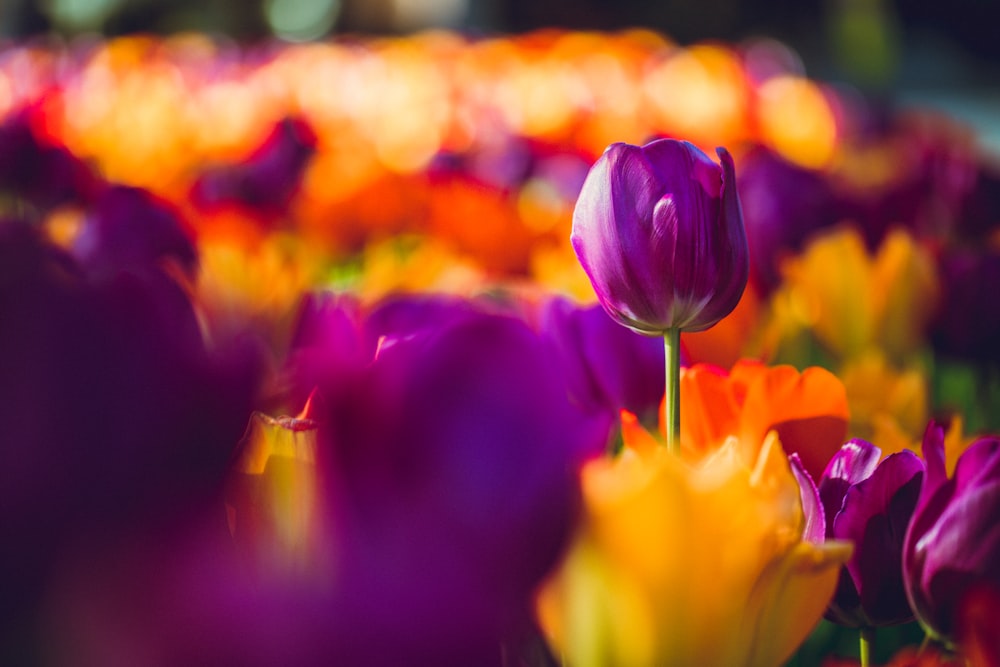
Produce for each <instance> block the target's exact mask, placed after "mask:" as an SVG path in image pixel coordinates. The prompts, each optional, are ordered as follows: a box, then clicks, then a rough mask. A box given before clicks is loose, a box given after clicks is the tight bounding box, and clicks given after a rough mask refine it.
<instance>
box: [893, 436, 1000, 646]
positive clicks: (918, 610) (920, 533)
mask: <svg viewBox="0 0 1000 667" xmlns="http://www.w3.org/2000/svg"><path fill="white" fill-rule="evenodd" d="M923 453H924V459H925V460H926V462H927V477H926V480H925V482H924V486H923V489H922V490H921V492H920V499H919V500H918V501H917V508H916V510H915V511H914V514H913V520H912V521H911V522H910V527H909V529H908V530H907V532H906V538H905V540H904V542H903V577H904V583H905V585H906V594H907V595H908V596H909V599H910V603H911V605H912V607H913V611H914V613H915V614H916V617H917V620H919V621H920V624H921V625H922V626H924V629H925V630H926V631H927V632H928V634H930V635H931V636H932V637H934V638H936V639H939V640H943V641H945V642H952V641H954V640H955V639H956V630H957V627H958V618H959V612H960V610H961V607H962V605H963V604H964V603H965V602H966V600H967V599H968V597H969V596H970V595H971V594H973V593H975V591H976V590H977V589H981V588H989V587H993V588H996V587H1000V523H997V520H996V518H997V514H998V513H1000V438H997V437H984V438H980V439H979V440H977V441H976V442H973V443H972V444H971V445H969V447H968V449H966V450H965V452H963V453H962V455H961V456H960V457H959V459H958V462H957V463H956V464H955V472H954V475H953V476H952V477H951V478H949V477H948V475H947V471H946V469H945V455H944V429H942V428H941V426H939V425H938V424H936V423H934V422H931V424H930V425H928V427H927V432H926V433H925V435H924V441H923Z"/></svg>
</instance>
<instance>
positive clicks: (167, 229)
mask: <svg viewBox="0 0 1000 667" xmlns="http://www.w3.org/2000/svg"><path fill="white" fill-rule="evenodd" d="M192 236H193V234H192V233H191V232H189V231H188V230H187V229H186V227H185V225H184V222H183V219H182V218H181V215H180V212H179V211H178V210H177V209H176V207H175V206H173V205H172V204H170V203H169V202H167V201H166V200H164V199H161V198H159V197H157V196H156V195H153V194H152V193H150V192H148V191H146V190H143V189H141V188H135V187H129V186H124V185H114V186H111V187H109V188H107V189H106V190H104V191H103V192H102V193H101V194H100V195H99V196H98V197H97V198H96V199H95V200H94V202H93V203H92V204H91V206H90V208H89V209H88V211H87V215H86V217H85V220H84V224H83V228H82V230H81V231H80V234H79V235H78V236H77V238H76V240H75V242H74V245H73V254H74V255H75V256H76V258H77V259H78V260H79V261H80V263H81V264H82V265H83V266H85V267H86V268H87V269H88V270H89V271H91V272H93V273H95V274H101V275H114V274H115V273H117V272H119V271H123V270H130V271H140V272H144V271H147V270H149V271H162V270H164V269H165V268H167V267H168V266H169V265H170V264H171V263H172V264H174V265H175V266H176V267H177V268H179V269H181V271H182V272H183V273H185V274H186V275H187V276H188V277H193V276H194V273H195V272H196V270H197V264H198V257H197V251H196V250H195V246H194V241H193V239H192Z"/></svg>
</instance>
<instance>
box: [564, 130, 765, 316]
mask: <svg viewBox="0 0 1000 667" xmlns="http://www.w3.org/2000/svg"><path fill="white" fill-rule="evenodd" d="M717 152H718V154H719V158H720V160H721V162H722V166H721V167H720V166H719V165H717V164H715V163H714V162H712V161H711V160H710V159H709V158H708V156H706V155H705V154H704V153H702V152H701V151H700V150H698V149H697V148H696V147H695V146H693V145H692V144H690V143H687V142H684V141H675V140H672V139H660V140H657V141H653V142H651V143H649V144H646V145H645V146H642V147H639V146H631V145H628V144H622V143H617V144H612V145H611V146H609V147H608V149H607V150H606V151H605V152H604V154H603V155H602V156H601V157H600V158H599V159H598V160H597V162H596V163H595V164H594V166H593V167H592V168H591V170H590V173H589V174H588V175H587V179H586V181H584V184H583V189H582V190H581V192H580V197H579V199H578V200H577V203H576V209H575V210H574V212H573V232H572V235H571V241H572V244H573V249H574V250H575V251H576V254H577V258H578V259H579V260H580V264H581V265H582V266H583V269H584V270H585V271H586V272H587V275H588V276H589V277H590V281H591V283H592V284H593V286H594V291H595V292H596V293H597V298H598V300H599V301H600V302H601V305H603V306H604V308H605V310H607V311H608V313H609V314H610V315H611V317H612V318H614V319H615V320H616V321H618V322H620V323H621V324H623V325H625V326H627V327H629V328H630V329H633V330H635V331H638V332H639V333H643V334H647V335H662V334H664V333H665V332H666V331H668V330H670V329H680V330H683V331H702V330H704V329H707V328H709V327H711V326H712V325H714V324H715V323H716V322H718V321H719V320H720V319H722V318H723V317H725V316H726V315H728V314H729V313H730V312H731V311H732V310H733V308H735V307H736V304H737V302H738V301H739V300H740V297H741V296H742V294H743V289H744V288H745V287H746V283H747V277H748V273H749V253H748V250H747V237H746V231H745V230H744V227H743V215H742V212H741V210H740V201H739V196H738V194H737V191H736V183H735V168H734V166H733V159H732V157H731V156H730V155H729V153H728V152H727V151H726V150H725V149H724V148H719V149H717Z"/></svg>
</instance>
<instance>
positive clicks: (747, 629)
mask: <svg viewBox="0 0 1000 667" xmlns="http://www.w3.org/2000/svg"><path fill="white" fill-rule="evenodd" d="M625 428H626V429H627V430H630V429H634V428H637V425H636V424H635V423H634V422H631V421H627V423H626V426H625ZM740 451H741V449H740V447H739V445H738V442H737V440H736V439H730V440H729V441H727V442H726V443H725V444H724V445H723V446H722V447H721V448H719V449H718V450H717V451H715V452H713V453H711V454H710V455H708V456H707V457H706V458H704V459H702V460H701V461H700V462H698V463H697V464H695V465H692V464H690V463H687V462H685V461H684V460H683V459H681V458H680V457H676V456H671V455H669V454H668V453H667V452H666V450H665V449H663V448H662V447H657V446H656V445H655V441H654V439H653V438H651V437H648V434H647V436H645V437H644V436H640V437H636V436H635V434H629V433H626V446H625V448H624V449H623V450H622V452H621V454H620V455H618V456H617V457H616V458H613V459H610V458H609V459H601V460H597V461H593V462H591V463H589V464H588V465H587V466H586V467H585V468H584V470H583V472H582V486H583V494H584V518H583V521H582V525H581V528H580V530H579V533H578V535H577V538H576V540H575V542H574V544H573V545H572V547H571V549H570V551H569V553H568V555H567V557H566V559H565V561H564V562H563V564H562V566H561V568H560V569H559V570H558V571H557V572H556V573H555V574H554V575H553V576H552V577H551V578H550V579H549V580H548V581H547V582H546V584H545V585H544V587H543V589H542V591H541V593H540V595H539V602H538V609H539V618H540V621H541V624H542V627H543V629H544V631H545V633H546V636H547V638H548V640H549V641H550V644H551V645H552V646H553V647H554V650H555V651H556V653H557V654H558V655H559V656H560V657H561V658H562V659H563V660H564V662H565V664H566V665H569V666H571V667H592V666H593V667H597V666H606V665H616V666H618V667H643V666H646V665H727V666H741V665H742V666H747V667H758V666H759V667H765V666H776V665H780V664H781V663H782V662H783V661H785V660H787V659H788V657H789V656H791V654H792V653H793V652H794V651H795V649H796V648H797V647H798V646H799V644H801V642H802V641H803V640H804V639H805V638H806V637H807V636H808V634H809V633H810V632H811V631H812V629H813V627H814V626H815V624H816V623H817V622H818V621H819V619H820V617H821V616H822V614H823V612H824V610H825V609H826V606H827V603H828V602H829V600H830V598H831V597H832V595H833V591H834V588H835V586H836V583H837V578H838V576H839V572H840V567H841V565H842V564H843V563H844V562H845V561H846V560H847V558H848V557H849V555H850V551H851V547H850V545H848V544H845V543H842V542H827V543H824V544H814V543H811V542H807V541H804V540H803V530H804V523H805V522H804V516H803V510H802V503H801V499H800V494H799V487H798V485H797V483H796V480H795V477H794V476H793V473H792V470H791V467H790V465H789V463H788V459H787V457H786V456H785V454H784V452H783V451H782V449H781V445H780V443H779V442H778V439H777V436H776V435H775V434H774V433H773V432H771V433H769V434H768V436H767V438H766V440H765V443H764V445H763V447H762V448H761V449H760V450H759V455H758V456H757V459H756V460H755V461H753V462H752V464H748V463H747V462H746V461H744V460H743V459H742V458H741V455H740Z"/></svg>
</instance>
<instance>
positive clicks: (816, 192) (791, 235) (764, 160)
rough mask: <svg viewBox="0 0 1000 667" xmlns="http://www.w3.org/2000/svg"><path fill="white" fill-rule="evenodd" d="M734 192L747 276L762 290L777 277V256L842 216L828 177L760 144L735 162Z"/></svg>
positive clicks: (790, 251)
mask: <svg viewBox="0 0 1000 667" xmlns="http://www.w3.org/2000/svg"><path fill="white" fill-rule="evenodd" d="M739 193H740V203H741V204H742V208H743V219H744V221H745V223H746V229H747V240H748V242H749V248H750V270H751V275H752V276H754V277H755V279H756V280H757V281H758V282H759V284H760V285H761V286H762V287H763V288H765V289H767V290H770V289H772V288H774V287H775V286H777V284H778V283H779V282H780V280H781V275H780V273H779V268H780V266H779V263H780V261H781V259H782V257H784V256H786V255H789V254H793V253H796V252H798V251H799V250H801V249H802V245H803V243H804V242H805V241H806V240H807V239H808V238H809V236H810V235H811V234H812V233H813V232H815V231H817V230H819V229H822V228H824V227H828V226H830V225H832V224H834V223H836V222H838V220H840V217H841V210H840V207H839V205H838V201H837V198H836V196H835V194H834V192H833V189H832V187H831V185H830V183H829V181H828V180H827V178H825V177H824V176H823V175H822V174H821V173H820V172H817V171H813V170H809V169H805V168H803V167H799V166H797V165H794V164H792V163H791V162H788V161H787V160H785V159H784V158H782V157H781V156H780V155H778V154H776V153H775V152H773V151H771V150H769V149H766V148H764V147H758V148H756V149H755V150H753V151H751V152H749V153H747V154H746V155H745V156H744V158H743V159H742V160H741V161H740V180H739Z"/></svg>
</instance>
